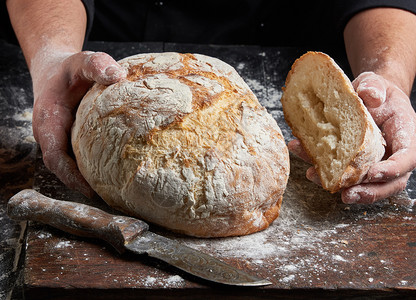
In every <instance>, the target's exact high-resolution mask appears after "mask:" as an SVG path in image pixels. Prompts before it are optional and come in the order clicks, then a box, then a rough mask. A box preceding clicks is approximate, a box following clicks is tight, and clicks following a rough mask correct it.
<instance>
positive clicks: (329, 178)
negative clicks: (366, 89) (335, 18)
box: [281, 52, 385, 193]
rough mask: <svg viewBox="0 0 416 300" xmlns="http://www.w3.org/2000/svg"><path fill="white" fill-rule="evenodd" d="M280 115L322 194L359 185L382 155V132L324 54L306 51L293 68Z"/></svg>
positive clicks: (330, 59) (349, 85)
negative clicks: (308, 160) (307, 159)
mask: <svg viewBox="0 0 416 300" xmlns="http://www.w3.org/2000/svg"><path fill="white" fill-rule="evenodd" d="M281 101H282V106H283V113H284V116H285V119H286V122H287V123H288V124H289V126H290V127H291V129H292V133H293V135H294V136H295V137H297V138H298V139H299V140H300V142H301V144H302V146H303V148H304V149H305V151H306V153H307V154H308V156H309V157H310V158H311V160H312V162H313V163H314V166H315V168H316V171H317V173H318V175H319V177H320V180H321V184H322V186H323V188H324V189H326V190H328V191H330V192H332V193H334V192H337V191H339V190H340V189H343V188H345V187H348V186H351V185H355V184H358V183H360V182H361V181H362V180H363V179H364V177H365V175H366V174H367V171H368V169H369V168H370V166H371V165H372V164H374V163H376V162H378V161H380V160H381V159H382V157H383V155H384V151H385V149H384V146H385V141H384V139H383V136H382V133H381V132H380V129H379V128H378V127H377V125H376V124H375V122H374V120H373V118H372V117H371V115H370V114H369V112H368V111H367V109H366V107H365V106H364V103H363V101H362V100H361V99H360V98H359V97H358V95H357V93H356V92H355V91H354V88H353V87H352V84H351V82H350V80H349V79H348V77H347V76H346V75H345V74H344V72H343V71H342V70H341V68H340V67H339V66H338V65H337V64H336V63H335V61H334V60H333V59H332V58H330V57H329V56H328V55H326V54H324V53H321V52H308V53H306V54H304V55H303V56H302V57H300V58H299V59H297V60H296V61H295V63H294V64H293V66H292V69H291V70H290V72H289V74H288V76H287V78H286V84H285V87H284V88H283V96H282V99H281Z"/></svg>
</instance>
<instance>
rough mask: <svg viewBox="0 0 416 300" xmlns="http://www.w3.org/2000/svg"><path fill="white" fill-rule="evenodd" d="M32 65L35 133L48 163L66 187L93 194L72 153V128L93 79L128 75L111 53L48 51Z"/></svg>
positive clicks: (109, 80) (110, 79)
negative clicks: (79, 105)
mask: <svg viewBox="0 0 416 300" xmlns="http://www.w3.org/2000/svg"><path fill="white" fill-rule="evenodd" d="M39 57H40V59H38V60H37V61H35V62H33V63H32V64H31V68H30V73H31V76H32V81H33V93H34V98H35V100H34V106H33V120H32V121H33V122H32V126H33V134H34V137H35V139H36V141H37V142H38V143H39V145H40V147H41V150H42V155H43V161H44V163H45V166H46V167H47V168H48V169H49V170H51V171H52V172H53V173H54V174H55V175H56V176H57V177H58V178H59V179H60V180H61V181H62V182H63V183H64V184H65V185H66V186H68V187H69V188H71V189H75V190H78V191H80V192H81V193H83V194H84V195H86V196H88V197H92V195H93V194H94V192H93V190H92V189H91V187H90V186H89V184H88V183H87V181H86V180H85V179H84V177H83V176H82V175H81V173H80V172H79V170H78V167H77V164H76V162H75V161H74V159H73V158H72V156H71V155H70V151H71V143H70V139H69V136H70V131H71V127H72V124H73V122H74V116H75V112H76V109H77V107H78V104H79V102H80V101H81V99H82V97H83V96H84V94H85V93H86V92H87V90H88V89H89V88H90V87H91V85H92V84H93V83H94V82H97V83H100V84H104V85H109V84H112V83H115V82H117V81H119V80H120V79H122V78H123V77H125V76H126V73H125V71H124V69H122V68H121V67H120V65H118V64H117V62H116V61H115V60H114V59H113V58H111V56H109V55H108V54H105V53H100V52H89V51H85V52H78V53H58V54H56V53H54V54H52V55H51V54H50V53H47V54H46V55H45V54H43V55H41V56H39Z"/></svg>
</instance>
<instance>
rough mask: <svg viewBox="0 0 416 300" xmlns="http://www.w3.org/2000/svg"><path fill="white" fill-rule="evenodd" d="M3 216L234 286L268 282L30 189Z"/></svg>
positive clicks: (131, 221) (145, 229)
mask: <svg viewBox="0 0 416 300" xmlns="http://www.w3.org/2000/svg"><path fill="white" fill-rule="evenodd" d="M7 213H8V215H9V217H10V218H12V219H14V220H32V221H37V222H41V223H44V224H48V225H50V226H53V227H55V228H58V229H60V230H63V231H65V232H68V233H71V234H74V235H78V236H83V237H91V238H98V239H102V240H105V241H106V242H108V243H109V244H111V245H112V246H113V247H114V248H115V249H116V250H117V251H118V252H120V253H123V252H124V251H125V250H129V251H131V252H134V253H136V254H147V255H149V256H151V257H154V258H157V259H160V260H162V261H165V262H167V263H168V264H171V265H173V266H175V267H176V268H178V269H181V270H183V271H185V272H187V273H190V274H192V275H194V276H197V277H200V278H203V279H205V280H209V281H212V282H216V283H220V284H225V285H235V286H253V287H255V286H265V285H270V284H272V283H271V282H270V281H268V280H265V279H261V278H258V277H256V276H253V275H250V274H248V273H246V272H244V271H242V270H240V269H237V268H235V267H233V266H231V265H229V264H226V263H224V262H223V261H221V260H219V259H217V258H215V257H213V256H211V255H208V254H206V253H203V252H201V251H198V250H195V249H193V248H191V247H188V246H186V245H183V244H182V243H179V242H178V241H175V240H173V239H169V238H166V237H163V236H161V235H158V234H155V233H153V232H150V231H149V225H148V224H147V223H145V222H143V221H141V220H139V219H135V218H131V217H127V216H115V215H112V214H109V213H107V212H105V211H103V210H100V209H98V208H95V207H93V206H89V205H85V204H81V203H76V202H70V201H62V200H55V199H52V198H49V197H47V196H45V195H42V194H41V193H38V192H37V191H35V190H33V189H26V190H22V191H20V192H19V193H17V194H16V195H14V196H13V197H11V198H10V200H9V202H8V204H7Z"/></svg>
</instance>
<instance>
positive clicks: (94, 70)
mask: <svg viewBox="0 0 416 300" xmlns="http://www.w3.org/2000/svg"><path fill="white" fill-rule="evenodd" d="M71 64H72V65H71V66H70V67H71V68H72V72H73V76H75V78H77V76H80V78H81V79H83V80H86V81H90V82H97V83H99V84H103V85H109V84H113V83H116V82H118V81H120V80H121V79H122V78H124V77H126V75H127V73H126V70H125V69H124V68H122V67H121V66H120V65H119V64H118V63H117V62H116V61H115V60H114V59H113V58H112V57H111V56H110V55H108V54H106V53H104V52H91V51H85V52H81V53H78V54H76V55H75V56H74V57H73V62H71Z"/></svg>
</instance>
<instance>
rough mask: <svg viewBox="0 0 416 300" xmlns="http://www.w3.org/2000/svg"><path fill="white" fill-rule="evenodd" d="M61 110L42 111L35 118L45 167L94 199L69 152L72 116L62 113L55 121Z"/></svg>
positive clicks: (69, 185) (65, 182)
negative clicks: (69, 132)
mask: <svg viewBox="0 0 416 300" xmlns="http://www.w3.org/2000/svg"><path fill="white" fill-rule="evenodd" d="M58 111H59V110H57V109H55V110H53V109H50V110H49V111H47V110H46V109H45V110H42V113H39V114H38V113H37V114H36V115H35V117H34V124H36V125H35V127H34V133H35V136H36V139H37V141H38V143H39V145H40V147H41V150H42V154H43V161H44V163H45V166H46V167H47V168H48V169H49V170H50V171H51V172H53V173H54V174H55V175H56V176H57V177H58V178H59V179H60V180H61V181H62V182H63V183H64V184H65V185H66V186H68V187H69V188H71V189H75V190H78V191H80V192H81V193H82V194H84V195H86V196H87V197H92V195H93V194H94V192H93V190H92V189H91V187H90V186H89V184H88V183H87V182H86V180H85V179H84V177H83V176H82V175H81V173H80V172H79V170H78V167H77V165H76V163H75V161H74V160H73V159H72V158H71V157H70V156H69V155H68V154H67V152H68V148H69V145H68V133H67V132H68V126H66V125H65V124H72V123H71V120H70V121H69V122H68V120H69V119H68V118H71V116H70V114H69V116H68V114H65V113H64V112H62V113H61V118H60V119H55V118H53V116H54V115H55V114H54V112H58Z"/></svg>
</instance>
